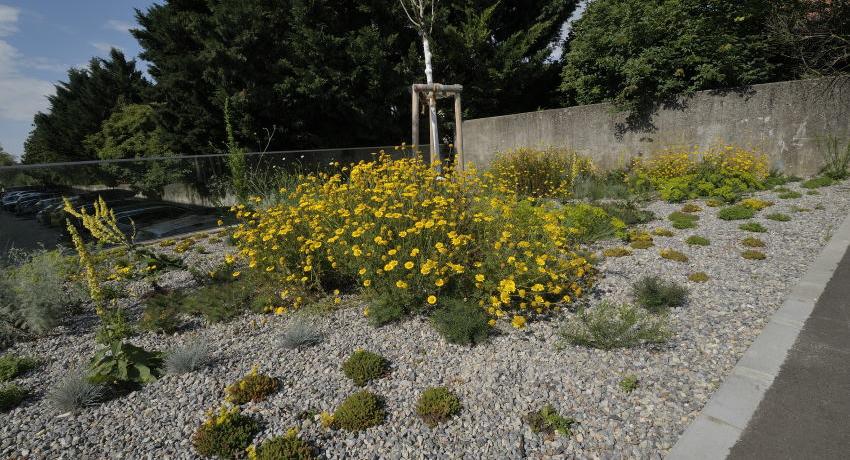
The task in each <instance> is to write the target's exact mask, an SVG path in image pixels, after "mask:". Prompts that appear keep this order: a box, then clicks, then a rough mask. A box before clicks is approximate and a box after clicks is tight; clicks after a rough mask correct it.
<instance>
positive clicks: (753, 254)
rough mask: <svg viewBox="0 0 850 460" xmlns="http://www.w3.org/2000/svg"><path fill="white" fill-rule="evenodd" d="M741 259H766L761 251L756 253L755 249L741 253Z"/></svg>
mask: <svg viewBox="0 0 850 460" xmlns="http://www.w3.org/2000/svg"><path fill="white" fill-rule="evenodd" d="M741 257H743V258H745V259H748V260H764V259H766V258H767V256H766V255H764V253H763V252H761V251H756V250H755V249H747V250H746V251H744V252H742V253H741Z"/></svg>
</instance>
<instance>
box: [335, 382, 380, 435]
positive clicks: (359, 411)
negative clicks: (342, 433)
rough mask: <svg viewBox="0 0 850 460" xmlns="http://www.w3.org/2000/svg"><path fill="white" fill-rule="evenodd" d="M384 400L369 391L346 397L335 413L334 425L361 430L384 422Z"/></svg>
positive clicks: (350, 429) (351, 429)
mask: <svg viewBox="0 0 850 460" xmlns="http://www.w3.org/2000/svg"><path fill="white" fill-rule="evenodd" d="M385 418H386V412H385V411H384V401H383V399H382V398H380V397H379V396H377V395H375V394H374V393H370V392H368V391H360V392H357V393H354V394H353V395H351V396H349V397H348V398H346V400H345V401H343V402H342V404H341V405H340V406H339V407H338V408H337V410H336V412H334V414H333V422H332V426H333V427H335V428H341V429H343V430H347V431H360V430H365V429H366V428H369V427H373V426H377V425H380V424H382V423H384V419H385Z"/></svg>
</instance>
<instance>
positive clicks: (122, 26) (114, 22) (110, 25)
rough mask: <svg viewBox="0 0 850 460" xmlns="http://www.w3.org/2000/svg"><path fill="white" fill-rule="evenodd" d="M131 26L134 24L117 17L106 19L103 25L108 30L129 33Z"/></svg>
mask: <svg viewBox="0 0 850 460" xmlns="http://www.w3.org/2000/svg"><path fill="white" fill-rule="evenodd" d="M133 26H134V25H133V24H132V23H129V22H127V21H121V20H118V19H110V20H108V21H106V24H104V26H103V27H105V28H107V29H110V30H114V31H117V32H123V33H129V32H130V29H132V28H133Z"/></svg>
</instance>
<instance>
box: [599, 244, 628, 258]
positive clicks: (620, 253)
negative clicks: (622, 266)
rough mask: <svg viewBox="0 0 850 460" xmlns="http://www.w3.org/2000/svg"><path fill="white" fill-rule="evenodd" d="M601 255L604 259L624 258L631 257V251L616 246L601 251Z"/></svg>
mask: <svg viewBox="0 0 850 460" xmlns="http://www.w3.org/2000/svg"><path fill="white" fill-rule="evenodd" d="M602 255H603V256H605V257H626V256H630V255H632V251H629V250H628V249H627V248H624V247H622V246H618V247H615V248H607V249H604V250H602Z"/></svg>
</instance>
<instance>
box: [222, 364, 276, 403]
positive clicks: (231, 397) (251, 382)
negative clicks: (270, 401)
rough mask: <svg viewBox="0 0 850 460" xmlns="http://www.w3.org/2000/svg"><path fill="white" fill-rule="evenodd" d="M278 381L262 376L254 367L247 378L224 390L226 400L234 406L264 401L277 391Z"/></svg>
mask: <svg viewBox="0 0 850 460" xmlns="http://www.w3.org/2000/svg"><path fill="white" fill-rule="evenodd" d="M277 387H278V381H277V379H276V378H274V377H270V376H268V375H265V374H260V373H259V370H258V369H257V368H256V367H254V368H253V369H251V372H249V373H248V374H247V375H246V376H245V377H242V379H240V380H239V381H238V382H236V383H233V384H232V385H228V386H227V388H225V389H224V393H225V395H226V399H227V401H228V402H231V403H233V404H245V403H247V402H250V401H253V402H257V401H263V400H265V399H266V398H268V397H269V395H270V394H272V393H274V392H275V391H277Z"/></svg>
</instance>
